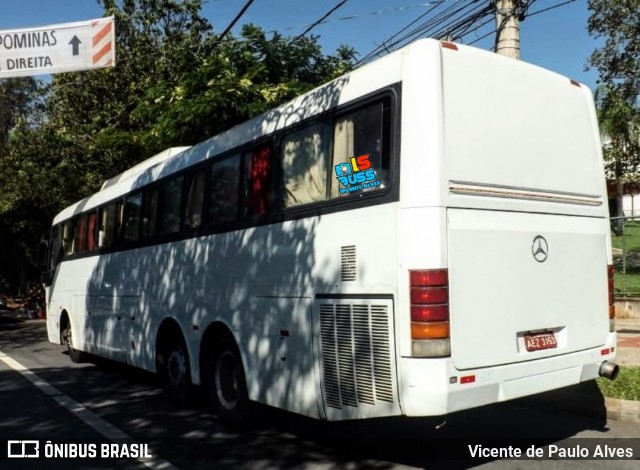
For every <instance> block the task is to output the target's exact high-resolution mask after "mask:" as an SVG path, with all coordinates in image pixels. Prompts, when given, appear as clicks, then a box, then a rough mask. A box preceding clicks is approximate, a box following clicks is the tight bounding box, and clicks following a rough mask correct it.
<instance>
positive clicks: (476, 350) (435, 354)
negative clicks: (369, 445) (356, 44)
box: [47, 40, 618, 420]
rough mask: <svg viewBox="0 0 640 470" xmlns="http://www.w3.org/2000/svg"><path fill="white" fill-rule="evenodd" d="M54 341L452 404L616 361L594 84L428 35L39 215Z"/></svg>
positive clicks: (561, 380) (288, 386) (378, 412)
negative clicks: (48, 229) (46, 240)
mask: <svg viewBox="0 0 640 470" xmlns="http://www.w3.org/2000/svg"><path fill="white" fill-rule="evenodd" d="M50 246H51V247H53V250H52V256H51V257H50V266H49V267H50V269H51V275H50V276H49V277H50V279H49V281H50V282H49V286H48V293H47V301H48V314H47V326H48V335H49V340H50V341H52V342H54V343H61V344H66V346H67V347H68V350H69V354H70V356H71V359H73V360H79V359H80V358H81V356H82V355H83V354H84V353H90V354H93V355H97V356H104V357H107V358H110V359H113V360H116V361H122V362H125V363H128V364H131V365H133V366H136V367H139V368H142V369H146V370H149V371H155V372H158V373H160V374H161V375H162V376H163V377H164V382H165V385H166V388H167V390H168V391H169V395H170V396H171V397H172V399H173V400H174V401H176V402H184V401H185V400H187V399H188V394H187V392H188V390H189V387H190V386H191V385H202V386H204V387H206V389H207V391H208V393H209V394H210V396H211V398H212V400H213V403H214V405H215V408H216V410H217V412H218V414H219V415H220V416H221V417H222V418H225V419H234V417H242V416H243V415H244V414H246V412H247V407H248V406H249V404H250V403H252V402H259V403H263V404H267V405H270V406H273V407H278V408H283V409H286V410H289V411H292V412H295V413H300V414H303V415H307V416H311V417H314V418H319V419H326V420H342V419H359V418H368V417H378V416H391V415H406V416H428V415H435V416H437V415H444V414H447V413H451V412H455V411H458V410H463V409H468V408H472V407H477V406H482V405H486V404H490V403H496V402H501V401H504V400H510V399H513V398H516V397H522V396H525V395H530V394H535V393H538V392H543V391H546V390H551V389H555V388H559V387H564V386H568V385H571V384H576V383H579V382H581V381H586V380H590V379H594V378H596V377H598V376H599V375H600V376H607V377H610V378H613V377H614V376H615V375H616V372H617V369H618V368H617V366H616V365H615V363H614V362H613V360H614V359H615V347H616V333H615V331H614V325H613V322H614V308H613V271H612V267H611V265H612V259H611V250H610V235H609V219H608V204H607V194H606V190H605V178H604V171H603V163H602V158H601V150H600V140H599V134H598V128H597V122H596V116H595V113H594V105H593V101H592V96H591V93H590V91H589V89H588V88H587V87H585V86H583V85H581V84H579V83H577V82H575V81H571V80H569V79H568V78H565V77H562V76H559V75H557V74H555V73H552V72H550V71H547V70H544V69H541V68H538V67H536V66H533V65H530V64H526V63H523V62H520V61H515V60H512V59H507V58H504V57H501V56H498V55H495V54H493V53H489V52H486V51H482V50H478V49H474V48H471V47H465V46H462V45H455V44H452V43H442V42H438V41H435V40H421V41H418V42H415V43H414V44H412V45H410V46H408V47H406V48H404V49H402V50H399V51H397V52H395V53H392V54H389V55H388V56H386V57H384V58H381V59H379V60H377V61H375V62H372V63H370V64H368V65H365V66H363V67H361V68H359V69H357V70H355V71H353V72H351V73H349V74H347V75H344V76H343V77H341V78H338V79H336V80H334V81H332V82H330V83H328V84H326V85H323V86H321V87H319V88H317V89H315V90H312V91H310V92H309V93H306V94H304V95H302V96H300V97H298V98H296V99H295V100H293V101H291V102H290V103H287V104H285V105H282V106H280V107H278V108H276V109H274V110H272V111H270V112H267V113H266V114H264V115H261V116H259V117H257V118H254V119H252V120H250V121H248V122H246V123H244V124H241V125H238V126H236V127H234V128H232V129H230V130H228V131H226V132H224V133H222V134H220V135H217V136H215V137H213V138H211V139H209V140H207V141H205V142H202V143H200V144H198V145H195V146H193V147H191V148H188V149H184V148H183V149H177V150H176V149H172V150H169V151H167V152H164V153H163V154H160V155H158V156H156V157H154V158H153V159H151V160H149V161H147V162H143V163H142V164H140V165H138V166H137V167H134V168H132V169H131V170H129V171H127V172H125V173H123V174H122V175H120V176H118V177H116V178H113V179H112V180H109V181H107V182H106V183H105V184H104V186H103V188H102V190H101V191H99V192H97V193H96V194H94V195H92V196H90V197H88V198H86V199H83V200H82V201H80V202H78V203H76V204H73V205H72V206H70V207H67V208H66V209H64V210H63V211H62V212H60V213H59V214H58V215H57V216H56V217H55V219H54V220H53V227H52V240H51V244H50Z"/></svg>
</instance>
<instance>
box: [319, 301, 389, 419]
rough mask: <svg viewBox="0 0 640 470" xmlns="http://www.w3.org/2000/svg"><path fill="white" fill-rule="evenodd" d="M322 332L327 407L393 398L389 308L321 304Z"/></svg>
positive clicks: (376, 401)
mask: <svg viewBox="0 0 640 470" xmlns="http://www.w3.org/2000/svg"><path fill="white" fill-rule="evenodd" d="M320 335H321V339H320V343H321V348H322V368H323V379H324V391H325V399H326V402H327V406H329V407H332V408H337V409H342V408H343V407H345V406H350V407H358V406H359V405H360V404H368V405H376V404H377V403H379V402H380V401H383V402H388V403H393V402H394V396H395V395H394V391H393V379H392V377H393V374H394V372H393V370H392V360H391V353H392V351H391V343H390V341H389V335H390V318H389V309H388V307H387V306H384V305H355V304H321V305H320Z"/></svg>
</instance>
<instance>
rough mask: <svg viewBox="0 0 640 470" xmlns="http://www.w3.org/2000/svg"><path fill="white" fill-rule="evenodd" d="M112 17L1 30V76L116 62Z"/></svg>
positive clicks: (34, 73)
mask: <svg viewBox="0 0 640 470" xmlns="http://www.w3.org/2000/svg"><path fill="white" fill-rule="evenodd" d="M114 38H115V26H114V20H113V17H106V18H99V19H97V20H89V21H79V22H76V23H63V24H57V25H50V26H44V27H36V28H26V29H14V30H4V31H0V78H9V77H24V76H30V75H42V74H54V73H61V72H75V71H79V70H89V69H93V68H101V67H112V66H114V65H115V61H116V54H115V39H114Z"/></svg>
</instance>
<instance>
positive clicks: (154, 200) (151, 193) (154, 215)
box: [142, 188, 158, 239]
mask: <svg viewBox="0 0 640 470" xmlns="http://www.w3.org/2000/svg"><path fill="white" fill-rule="evenodd" d="M157 227H158V188H151V189H147V190H146V191H145V192H144V196H143V202H142V238H143V239H148V238H151V237H153V236H155V234H156V229H157Z"/></svg>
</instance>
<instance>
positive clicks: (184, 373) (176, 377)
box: [161, 337, 192, 408]
mask: <svg viewBox="0 0 640 470" xmlns="http://www.w3.org/2000/svg"><path fill="white" fill-rule="evenodd" d="M161 374H162V381H163V385H164V389H165V391H166V392H167V395H168V396H169V401H170V402H171V403H172V404H173V405H174V406H177V407H179V408H186V407H187V406H188V405H189V403H190V401H191V397H192V385H191V369H190V366H189V354H188V353H187V347H186V345H185V343H184V340H183V339H182V338H181V337H180V338H173V339H172V340H171V341H169V342H168V343H167V346H166V348H165V350H164V352H163V364H162V368H161Z"/></svg>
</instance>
